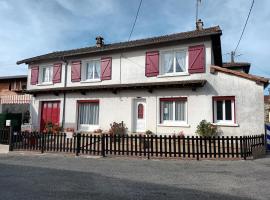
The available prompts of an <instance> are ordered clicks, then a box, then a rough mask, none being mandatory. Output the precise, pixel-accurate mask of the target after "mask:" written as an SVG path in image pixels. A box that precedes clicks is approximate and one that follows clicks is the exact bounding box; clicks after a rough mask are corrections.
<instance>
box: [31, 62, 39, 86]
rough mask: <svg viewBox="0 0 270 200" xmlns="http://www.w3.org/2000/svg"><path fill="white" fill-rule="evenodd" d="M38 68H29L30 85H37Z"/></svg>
mask: <svg viewBox="0 0 270 200" xmlns="http://www.w3.org/2000/svg"><path fill="white" fill-rule="evenodd" d="M38 69H39V67H38V66H33V67H31V85H36V84H38Z"/></svg>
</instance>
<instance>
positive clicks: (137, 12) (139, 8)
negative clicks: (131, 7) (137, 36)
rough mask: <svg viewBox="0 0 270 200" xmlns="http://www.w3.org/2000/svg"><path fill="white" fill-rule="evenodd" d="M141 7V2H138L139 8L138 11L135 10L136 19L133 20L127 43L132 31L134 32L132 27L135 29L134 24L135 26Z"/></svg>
mask: <svg viewBox="0 0 270 200" xmlns="http://www.w3.org/2000/svg"><path fill="white" fill-rule="evenodd" d="M141 5H142V0H141V1H140V4H139V7H138V10H137V14H136V17H135V20H134V23H133V26H132V29H131V31H130V34H129V37H128V41H129V40H130V38H131V35H132V33H133V30H134V27H135V24H136V21H137V18H138V15H139V11H140V8H141Z"/></svg>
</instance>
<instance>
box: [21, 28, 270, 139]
mask: <svg viewBox="0 0 270 200" xmlns="http://www.w3.org/2000/svg"><path fill="white" fill-rule="evenodd" d="M197 27H198V28H197V29H196V30H193V31H189V32H182V33H176V34H171V35H165V36H159V37H153V38H146V39H140V40H134V41H128V42H120V43H113V44H105V43H104V40H103V38H102V37H97V38H96V46H92V47H86V48H80V49H74V50H67V51H58V52H53V53H49V54H45V55H40V56H36V57H33V58H28V59H24V60H21V61H18V62H17V64H22V63H25V64H27V65H28V82H27V92H28V93H29V94H32V95H33V99H32V102H31V116H32V117H31V120H32V121H31V123H32V126H33V128H35V129H39V130H43V129H44V127H45V125H46V123H48V122H52V123H53V124H56V125H59V126H62V127H63V128H65V129H74V130H76V131H83V132H92V131H95V130H96V129H102V130H104V131H106V130H109V128H110V124H111V123H113V122H121V121H124V123H125V124H126V126H127V128H128V131H129V132H130V133H141V132H145V131H146V130H151V131H152V132H154V133H157V134H173V133H176V134H177V133H179V132H184V134H186V135H195V131H196V128H197V125H198V124H199V123H200V121H201V120H204V119H205V120H207V121H209V122H212V123H213V124H215V125H217V126H218V127H219V131H220V133H221V134H223V135H235V136H236V135H248V134H260V133H264V103H263V99H264V88H265V87H267V85H268V83H269V80H268V79H266V78H263V77H258V76H254V75H251V74H247V73H246V72H247V71H248V70H247V69H248V67H244V68H243V70H234V68H231V67H229V66H228V65H226V64H225V65H223V62H222V53H221V40H220V37H221V35H222V31H221V29H220V27H218V26H216V27H210V28H203V27H202V26H197ZM237 69H238V68H237ZM244 69H245V70H244ZM246 70H247V71H246Z"/></svg>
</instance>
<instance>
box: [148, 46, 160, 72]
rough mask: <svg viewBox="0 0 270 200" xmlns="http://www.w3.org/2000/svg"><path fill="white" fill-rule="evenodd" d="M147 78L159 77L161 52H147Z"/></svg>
mask: <svg viewBox="0 0 270 200" xmlns="http://www.w3.org/2000/svg"><path fill="white" fill-rule="evenodd" d="M145 57H146V60H145V76H147V77H151V76H157V75H158V74H159V52H158V51H152V52H146V56H145Z"/></svg>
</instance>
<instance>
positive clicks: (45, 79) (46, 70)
mask: <svg viewBox="0 0 270 200" xmlns="http://www.w3.org/2000/svg"><path fill="white" fill-rule="evenodd" d="M40 80H41V83H52V66H42V67H41V79H40Z"/></svg>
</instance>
